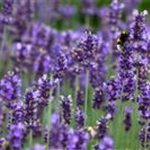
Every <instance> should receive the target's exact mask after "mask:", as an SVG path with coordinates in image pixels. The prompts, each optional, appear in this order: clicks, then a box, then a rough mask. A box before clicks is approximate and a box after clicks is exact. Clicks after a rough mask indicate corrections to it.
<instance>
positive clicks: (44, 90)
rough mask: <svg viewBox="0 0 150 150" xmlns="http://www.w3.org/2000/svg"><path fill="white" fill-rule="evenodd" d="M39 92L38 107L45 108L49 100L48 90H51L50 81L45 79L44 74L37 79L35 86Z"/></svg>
mask: <svg viewBox="0 0 150 150" xmlns="http://www.w3.org/2000/svg"><path fill="white" fill-rule="evenodd" d="M36 86H37V87H35V88H37V89H38V91H39V100H38V105H39V106H40V109H41V107H44V106H47V104H48V102H49V100H50V90H51V87H52V85H51V81H50V79H49V78H48V77H47V75H46V74H44V75H43V76H42V77H41V78H39V80H38V83H37V85H36Z"/></svg>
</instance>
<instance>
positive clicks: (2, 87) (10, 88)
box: [0, 72, 21, 108]
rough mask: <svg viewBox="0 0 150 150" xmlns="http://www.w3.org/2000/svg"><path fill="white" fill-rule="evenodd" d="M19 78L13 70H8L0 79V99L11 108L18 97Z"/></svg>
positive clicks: (19, 92)
mask: <svg viewBox="0 0 150 150" xmlns="http://www.w3.org/2000/svg"><path fill="white" fill-rule="evenodd" d="M20 89H21V79H20V78H19V76H18V74H16V73H15V72H8V74H7V75H5V76H4V78H3V79H1V81H0V101H1V102H2V103H3V102H4V104H5V105H6V106H7V107H8V108H12V107H13V105H14V104H15V102H17V101H18V100H19V99H20V94H21V91H20Z"/></svg>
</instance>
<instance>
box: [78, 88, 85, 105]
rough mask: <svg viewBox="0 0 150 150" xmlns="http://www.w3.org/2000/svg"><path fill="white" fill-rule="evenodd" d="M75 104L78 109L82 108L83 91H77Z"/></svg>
mask: <svg viewBox="0 0 150 150" xmlns="http://www.w3.org/2000/svg"><path fill="white" fill-rule="evenodd" d="M76 103H77V106H78V107H83V105H84V91H83V90H78V91H77V98H76Z"/></svg>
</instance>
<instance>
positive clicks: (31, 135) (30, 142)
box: [29, 129, 33, 147]
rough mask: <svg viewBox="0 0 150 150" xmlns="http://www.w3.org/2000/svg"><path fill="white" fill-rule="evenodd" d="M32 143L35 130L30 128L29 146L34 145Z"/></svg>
mask: <svg viewBox="0 0 150 150" xmlns="http://www.w3.org/2000/svg"><path fill="white" fill-rule="evenodd" d="M32 143H33V132H32V129H30V132H29V146H30V147H32Z"/></svg>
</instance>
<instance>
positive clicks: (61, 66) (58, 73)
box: [54, 53, 68, 79]
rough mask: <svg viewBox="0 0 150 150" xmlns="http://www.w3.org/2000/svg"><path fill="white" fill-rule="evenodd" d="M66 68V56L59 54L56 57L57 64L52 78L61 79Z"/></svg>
mask: <svg viewBox="0 0 150 150" xmlns="http://www.w3.org/2000/svg"><path fill="white" fill-rule="evenodd" d="M67 68H68V60H67V58H66V56H65V55H64V54H63V53H61V54H59V56H58V64H57V65H56V69H55V73H54V78H55V79H62V78H63V76H64V73H65V71H66V70H67Z"/></svg>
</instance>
